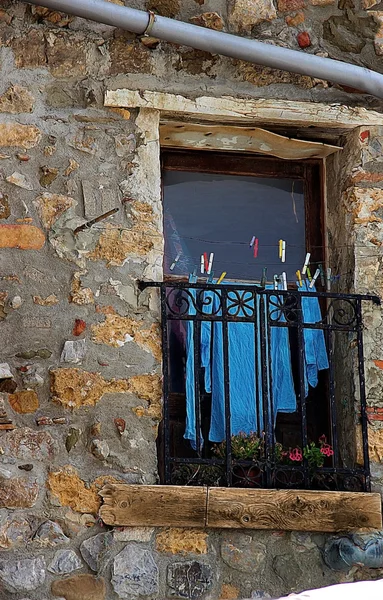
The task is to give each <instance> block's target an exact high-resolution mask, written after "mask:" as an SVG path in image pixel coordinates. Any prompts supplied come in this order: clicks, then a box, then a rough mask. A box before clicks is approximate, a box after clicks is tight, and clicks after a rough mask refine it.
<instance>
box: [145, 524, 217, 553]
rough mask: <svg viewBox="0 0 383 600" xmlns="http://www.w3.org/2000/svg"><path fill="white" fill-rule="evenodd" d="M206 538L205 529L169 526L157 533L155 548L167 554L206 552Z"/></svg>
mask: <svg viewBox="0 0 383 600" xmlns="http://www.w3.org/2000/svg"><path fill="white" fill-rule="evenodd" d="M206 540H207V533H206V532H205V531H199V530H198V529H178V528H169V529H165V530H164V531H161V532H160V533H158V534H157V537H156V548H157V551H158V552H165V553H169V554H207V543H206Z"/></svg>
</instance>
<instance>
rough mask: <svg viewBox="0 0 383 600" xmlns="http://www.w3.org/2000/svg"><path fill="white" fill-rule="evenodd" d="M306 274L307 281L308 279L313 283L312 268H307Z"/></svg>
mask: <svg viewBox="0 0 383 600" xmlns="http://www.w3.org/2000/svg"><path fill="white" fill-rule="evenodd" d="M306 274H307V279H308V280H309V282H310V283H311V280H312V276H311V271H310V267H306Z"/></svg>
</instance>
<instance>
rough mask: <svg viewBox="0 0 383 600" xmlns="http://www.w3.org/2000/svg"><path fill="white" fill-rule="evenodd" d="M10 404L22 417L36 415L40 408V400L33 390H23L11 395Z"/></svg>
mask: <svg viewBox="0 0 383 600" xmlns="http://www.w3.org/2000/svg"><path fill="white" fill-rule="evenodd" d="M8 400H9V404H10V405H11V406H12V408H13V410H14V411H15V412H17V413H19V414H21V415H25V414H28V413H34V412H36V410H37V409H38V408H39V398H38V396H37V394H36V392H34V391H33V390H23V391H21V392H15V393H14V394H10V395H9V398H8Z"/></svg>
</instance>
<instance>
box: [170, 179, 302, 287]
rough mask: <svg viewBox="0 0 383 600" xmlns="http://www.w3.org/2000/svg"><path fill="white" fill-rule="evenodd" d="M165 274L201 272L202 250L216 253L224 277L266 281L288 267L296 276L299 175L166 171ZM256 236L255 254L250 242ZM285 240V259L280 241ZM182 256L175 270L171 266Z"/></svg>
mask: <svg viewBox="0 0 383 600" xmlns="http://www.w3.org/2000/svg"><path fill="white" fill-rule="evenodd" d="M163 182H164V226H165V261H164V269H165V274H166V275H169V274H173V275H178V276H187V275H188V274H189V273H192V272H193V271H194V270H195V269H196V270H197V274H198V275H200V257H201V254H202V253H203V252H207V253H208V255H209V254H210V253H211V252H214V264H213V271H214V274H215V276H216V277H217V276H219V275H220V274H221V273H222V272H223V271H226V272H227V279H237V280H243V281H247V280H249V281H254V280H259V279H260V278H261V276H262V269H263V268H264V267H267V269H268V271H267V276H268V280H269V281H270V280H272V277H273V275H274V274H278V275H279V274H280V273H281V272H282V271H286V273H287V279H288V280H289V281H294V280H295V278H296V277H295V272H296V270H297V269H300V268H301V266H302V264H303V261H304V258H305V252H306V244H305V206H304V195H303V182H302V180H298V179H287V178H280V179H279V178H275V177H274V178H265V177H251V176H241V175H223V174H222V175H220V174H213V173H196V172H188V171H169V170H165V171H164V178H163ZM253 236H255V237H257V238H258V240H259V249H258V257H257V258H254V255H253V249H251V248H250V247H249V244H250V240H251V239H252V237H253ZM280 239H283V240H285V241H286V262H285V263H282V262H281V260H280V259H279V254H278V242H279V240H280ZM177 254H180V255H181V257H180V260H179V261H178V263H177V264H176V266H175V268H174V270H173V271H171V270H170V265H171V264H172V262H173V261H174V259H175V257H176V256H177Z"/></svg>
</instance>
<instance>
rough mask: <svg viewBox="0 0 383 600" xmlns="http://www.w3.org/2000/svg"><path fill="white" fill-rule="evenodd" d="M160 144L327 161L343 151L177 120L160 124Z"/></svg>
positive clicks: (251, 130)
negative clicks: (331, 155) (327, 157)
mask: <svg viewBox="0 0 383 600" xmlns="http://www.w3.org/2000/svg"><path fill="white" fill-rule="evenodd" d="M160 144H161V146H162V147H163V148H166V147H168V148H191V149H194V150H195V149H205V150H225V151H226V152H230V151H232V152H233V151H235V152H254V153H257V154H265V155H269V156H277V157H278V158H284V159H287V160H304V159H306V158H326V156H329V155H330V154H333V153H334V152H338V151H339V150H342V148H340V147H338V146H332V145H330V144H323V143H322V142H307V141H304V140H296V139H292V138H288V137H286V136H284V135H279V134H277V133H272V132H271V131H266V130H265V129H260V128H259V127H244V126H242V127H238V126H236V127H234V126H233V125H213V124H211V125H203V124H202V125H201V124H199V123H179V122H177V121H171V122H166V123H161V124H160Z"/></svg>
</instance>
